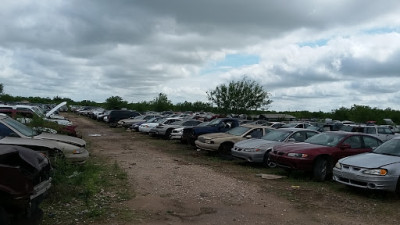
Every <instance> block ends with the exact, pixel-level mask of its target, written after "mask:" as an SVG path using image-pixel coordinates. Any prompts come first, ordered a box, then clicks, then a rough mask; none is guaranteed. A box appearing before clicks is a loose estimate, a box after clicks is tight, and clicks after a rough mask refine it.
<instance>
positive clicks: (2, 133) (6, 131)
mask: <svg viewBox="0 0 400 225" xmlns="http://www.w3.org/2000/svg"><path fill="white" fill-rule="evenodd" d="M11 133H13V131H12V130H11V129H10V128H8V127H7V126H6V125H4V124H2V123H0V137H8V136H11Z"/></svg>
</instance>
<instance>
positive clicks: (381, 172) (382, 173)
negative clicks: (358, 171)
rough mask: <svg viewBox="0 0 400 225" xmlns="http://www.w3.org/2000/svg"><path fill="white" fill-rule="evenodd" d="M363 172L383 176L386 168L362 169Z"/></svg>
mask: <svg viewBox="0 0 400 225" xmlns="http://www.w3.org/2000/svg"><path fill="white" fill-rule="evenodd" d="M363 174H368V175H377V176H385V175H386V174H387V170H385V169H372V170H364V171H363Z"/></svg>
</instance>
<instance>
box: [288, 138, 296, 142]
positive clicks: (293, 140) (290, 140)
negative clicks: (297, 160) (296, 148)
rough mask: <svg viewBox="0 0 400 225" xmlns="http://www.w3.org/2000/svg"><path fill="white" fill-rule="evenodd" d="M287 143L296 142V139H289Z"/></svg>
mask: <svg viewBox="0 0 400 225" xmlns="http://www.w3.org/2000/svg"><path fill="white" fill-rule="evenodd" d="M288 142H296V139H294V138H289V140H288Z"/></svg>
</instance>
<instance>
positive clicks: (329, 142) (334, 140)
mask: <svg viewBox="0 0 400 225" xmlns="http://www.w3.org/2000/svg"><path fill="white" fill-rule="evenodd" d="M343 137H344V135H343V134H340V133H320V134H317V135H314V136H312V137H310V138H308V139H307V140H305V141H304V142H307V143H310V144H316V145H324V146H336V145H337V144H338V143H339V142H340V141H341V140H343Z"/></svg>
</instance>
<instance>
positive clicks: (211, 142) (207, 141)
mask: <svg viewBox="0 0 400 225" xmlns="http://www.w3.org/2000/svg"><path fill="white" fill-rule="evenodd" d="M204 142H205V143H206V144H214V141H213V140H204Z"/></svg>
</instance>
